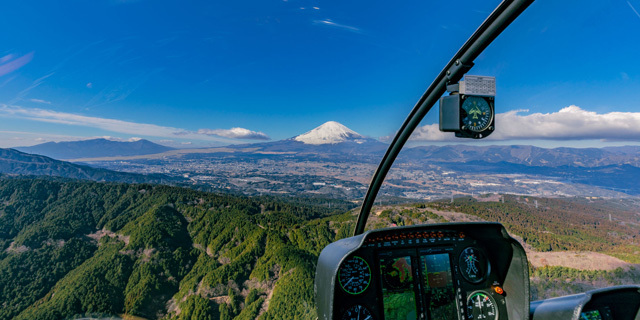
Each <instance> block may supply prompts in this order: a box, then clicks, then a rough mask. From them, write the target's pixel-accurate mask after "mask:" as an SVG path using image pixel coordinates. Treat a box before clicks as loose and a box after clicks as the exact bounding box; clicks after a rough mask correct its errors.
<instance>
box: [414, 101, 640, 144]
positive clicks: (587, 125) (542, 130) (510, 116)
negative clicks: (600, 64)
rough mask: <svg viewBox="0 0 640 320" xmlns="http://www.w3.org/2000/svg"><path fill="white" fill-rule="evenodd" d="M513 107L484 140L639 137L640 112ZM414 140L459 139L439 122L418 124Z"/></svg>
mask: <svg viewBox="0 0 640 320" xmlns="http://www.w3.org/2000/svg"><path fill="white" fill-rule="evenodd" d="M528 112H529V110H513V111H509V112H505V113H499V114H497V115H496V131H494V132H493V133H492V134H491V135H490V136H489V137H487V140H594V139H595V140H608V141H638V140H640V113H638V112H610V113H603V114H602V113H596V112H593V111H587V110H583V109H581V108H580V107H578V106H573V105H572V106H569V107H566V108H563V109H561V110H560V111H558V112H553V113H532V114H524V113H528ZM411 140H413V141H459V139H456V138H455V137H454V135H453V133H450V132H440V130H439V129H438V124H437V123H436V124H430V125H425V126H422V127H418V128H417V129H416V131H415V132H414V133H413V135H412V136H411Z"/></svg>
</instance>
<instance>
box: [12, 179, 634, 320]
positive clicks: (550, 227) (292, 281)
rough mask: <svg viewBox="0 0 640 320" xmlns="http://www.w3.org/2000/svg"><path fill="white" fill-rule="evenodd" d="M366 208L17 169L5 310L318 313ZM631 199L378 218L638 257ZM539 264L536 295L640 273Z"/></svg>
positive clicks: (241, 315)
mask: <svg viewBox="0 0 640 320" xmlns="http://www.w3.org/2000/svg"><path fill="white" fill-rule="evenodd" d="M353 206H354V205H353V204H352V203H349V202H341V201H335V200H320V199H309V198H306V199H293V198H288V199H287V198H278V199H276V198H271V197H254V198H247V197H237V196H231V195H224V194H213V193H206V192H199V191H194V190H191V189H184V188H177V187H168V186H161V185H149V184H134V185H127V184H115V183H95V182H80V181H68V180H67V181H56V180H54V179H27V178H7V177H4V178H2V179H0V306H1V308H0V319H14V318H15V319H64V318H69V317H74V316H77V315H84V314H93V315H109V316H111V315H120V316H123V315H134V316H138V317H142V318H147V319H157V318H163V319H239V320H242V319H256V318H258V319H315V317H316V314H315V305H314V298H313V281H314V274H315V263H316V261H317V257H318V254H319V253H320V251H321V250H322V248H324V246H326V245H327V244H329V243H330V242H332V241H335V240H337V239H339V238H344V237H347V236H349V235H350V233H351V231H352V230H353V226H354V221H355V215H354V214H353V212H351V211H349V210H350V209H352V208H353ZM619 206H620V208H614V209H612V207H611V204H610V203H602V202H598V201H591V200H589V202H585V200H584V199H583V200H580V199H543V198H526V197H519V196H504V197H502V198H501V200H499V199H494V200H492V201H479V200H478V199H474V198H460V199H456V200H455V201H454V202H453V203H451V202H450V201H438V202H430V203H420V204H415V205H398V206H392V207H387V208H386V209H384V210H379V209H377V208H376V210H378V211H377V212H376V213H374V214H372V217H371V219H370V221H369V224H368V226H369V227H370V228H379V227H387V226H392V225H410V224H419V223H436V222H447V221H463V220H464V219H481V220H488V221H500V222H502V223H504V224H505V226H506V227H507V229H508V230H509V232H510V233H512V234H514V235H516V236H519V237H521V238H522V239H523V241H524V243H525V245H527V246H530V247H532V248H534V249H536V250H538V251H548V250H551V251H558V250H567V249H571V250H587V251H598V252H604V253H609V254H612V255H617V256H618V257H620V258H622V259H624V260H626V261H630V262H636V263H637V256H638V253H637V247H638V246H637V243H638V233H639V232H638V228H639V224H638V223H637V222H638V221H637V220H638V217H637V213H636V212H635V211H633V210H629V208H628V204H625V203H622V202H621V203H620V204H619ZM611 212H613V213H614V216H613V217H611V218H610V217H609V216H608V215H609V213H611ZM445 213H447V214H445ZM462 218H464V219H462ZM531 276H532V295H533V298H534V299H536V298H543V297H549V296H553V295H559V294H567V293H574V292H580V291H584V290H587V289H591V288H594V287H598V286H607V285H614V284H622V283H629V282H633V283H638V282H640V272H639V271H638V270H637V269H633V268H628V269H619V270H612V271H578V270H575V269H567V268H557V267H542V268H534V267H533V266H531Z"/></svg>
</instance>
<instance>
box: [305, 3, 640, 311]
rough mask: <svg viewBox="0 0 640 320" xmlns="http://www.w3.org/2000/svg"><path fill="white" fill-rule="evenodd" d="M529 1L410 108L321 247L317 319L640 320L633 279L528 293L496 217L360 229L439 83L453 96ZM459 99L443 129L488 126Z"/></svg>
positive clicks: (476, 42) (476, 37)
mask: <svg viewBox="0 0 640 320" xmlns="http://www.w3.org/2000/svg"><path fill="white" fill-rule="evenodd" d="M532 2H533V0H505V1H503V2H502V3H501V4H500V5H499V6H498V7H497V8H496V9H495V10H494V11H493V12H492V13H491V15H490V16H489V17H488V18H487V19H486V20H485V21H484V23H483V24H482V25H481V26H480V27H479V28H478V29H477V30H476V32H475V33H474V34H473V35H472V36H471V38H469V40H467V42H466V43H465V44H464V45H463V46H462V48H461V49H460V50H459V51H458V52H457V53H456V55H454V57H453V58H452V59H451V60H450V62H449V63H448V64H447V66H446V67H445V68H444V69H443V70H442V72H440V74H439V75H438V77H436V79H435V80H434V81H433V83H432V84H431V85H430V87H429V88H428V89H427V91H426V92H425V93H424V95H423V96H422V97H421V99H420V100H419V101H418V103H417V104H416V106H415V107H414V109H413V110H412V111H411V113H410V114H409V116H408V117H407V119H406V120H405V122H404V123H403V125H402V127H401V128H400V130H399V131H398V133H397V135H396V136H395V138H394V139H393V142H392V143H391V145H390V146H389V149H388V150H387V152H386V154H385V156H384V158H383V160H382V162H381V163H380V166H379V167H378V169H377V171H376V173H375V175H374V177H373V179H372V183H371V185H370V187H369V190H368V192H367V194H366V196H365V199H364V201H363V204H362V208H361V211H360V216H359V217H358V222H357V225H356V228H355V231H354V236H353V237H350V238H346V239H342V240H339V241H336V242H334V243H332V244H329V245H328V246H327V247H325V248H324V250H323V251H322V253H321V254H320V257H319V259H318V264H317V267H316V278H315V286H314V289H315V294H316V305H317V311H318V312H317V313H318V317H319V319H322V320H325V319H342V320H352V319H353V320H356V319H357V320H383V319H386V320H389V319H429V320H431V319H459V320H462V319H468V320H473V319H485V320H496V319H575V320H578V319H580V320H582V319H588V320H609V319H616V320H617V319H629V320H633V319H635V320H638V319H640V285H632V286H618V287H611V288H606V289H598V290H593V291H588V292H585V293H581V294H577V295H571V296H564V297H559V298H552V299H547V300H541V301H535V302H531V301H530V293H529V291H530V290H529V263H528V260H527V256H526V253H525V251H524V249H523V247H522V245H521V244H520V243H519V242H518V241H516V240H515V239H514V238H512V237H511V236H510V235H509V234H508V232H507V230H506V229H505V228H504V227H503V226H502V225H501V224H499V223H494V222H473V223H470V222H467V223H444V224H433V225H418V226H406V227H394V228H386V229H378V230H369V231H367V232H364V229H365V224H366V221H367V216H368V215H369V212H370V211H371V209H372V207H373V203H374V199H375V196H376V194H377V193H378V191H379V190H380V186H381V184H382V182H383V181H384V178H385V176H386V174H387V172H388V171H389V169H390V167H391V165H392V163H393V162H394V160H395V158H396V156H397V155H398V153H399V152H400V150H401V149H402V147H403V146H404V144H405V143H406V142H407V140H408V139H409V137H410V135H411V133H412V132H413V131H414V129H415V128H416V127H417V125H418V123H419V122H420V121H421V120H422V118H423V117H424V116H425V115H426V113H427V112H428V111H429V110H430V109H431V107H432V106H433V105H434V104H435V103H436V102H437V101H438V100H439V99H440V98H441V96H442V95H443V94H444V93H445V90H446V91H449V92H452V94H451V95H454V94H455V95H460V92H459V91H460V89H459V86H458V82H459V81H460V80H461V79H462V77H463V76H464V75H465V73H466V72H467V71H469V70H470V69H471V67H472V66H473V61H474V59H475V58H476V57H478V55H479V54H480V53H481V52H482V51H483V50H484V49H485V48H486V47H487V46H488V45H489V44H490V43H491V41H493V40H494V39H495V38H496V37H497V36H498V35H499V34H500V32H502V31H503V30H504V29H505V28H506V27H507V26H508V25H509V24H510V23H511V22H512V21H513V20H515V19H516V17H517V16H518V15H520V14H521V13H522V12H523V11H524V10H525V9H526V8H527V7H528V6H529V5H530V4H531V3H532ZM451 95H450V96H451ZM456 99H457V100H455V101H456V102H455V103H454V107H453V108H452V107H451V104H449V105H448V106H446V107H445V109H447V108H448V109H447V110H453V111H455V112H454V113H453V115H451V114H450V113H447V112H448V111H446V110H445V111H444V114H443V110H444V109H443V102H442V100H441V104H440V108H441V109H440V112H441V114H440V119H441V123H440V126H441V130H442V128H443V123H442V119H449V120H451V119H454V120H453V124H454V125H453V128H451V126H449V125H445V127H447V128H448V129H449V130H448V131H455V132H456V136H459V137H464V138H475V139H479V138H483V137H486V136H487V135H488V134H490V133H491V131H493V129H494V128H493V119H489V120H488V121H485V122H484V125H483V126H479V127H478V128H473V127H471V128H470V126H465V122H464V121H463V119H464V117H465V116H466V115H467V114H469V113H470V112H469V109H465V108H464V107H463V106H462V104H463V102H462V100H465V97H460V98H459V99H458V97H456ZM449 102H450V101H449ZM449 102H445V104H446V103H449ZM458 106H459V107H460V108H459V109H458ZM490 107H491V112H493V109H492V108H493V105H492V104H491V106H490ZM485 108H488V107H485ZM487 111H488V110H487ZM457 119H460V122H458V120H457ZM448 123H449V124H451V123H452V122H451V121H449V122H448ZM443 131H444V130H443Z"/></svg>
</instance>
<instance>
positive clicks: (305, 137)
mask: <svg viewBox="0 0 640 320" xmlns="http://www.w3.org/2000/svg"><path fill="white" fill-rule="evenodd" d="M358 139H364V137H363V136H362V135H360V134H359V133H357V132H355V131H353V130H351V129H349V128H347V127H346V126H344V125H343V124H341V123H339V122H336V121H328V122H325V123H324V124H322V125H321V126H319V127H317V128H315V129H313V130H311V131H309V132H307V133H304V134H301V135H299V136H297V137H294V138H293V140H296V141H300V142H303V143H305V144H335V143H340V142H345V141H356V142H358V141H357V140H358Z"/></svg>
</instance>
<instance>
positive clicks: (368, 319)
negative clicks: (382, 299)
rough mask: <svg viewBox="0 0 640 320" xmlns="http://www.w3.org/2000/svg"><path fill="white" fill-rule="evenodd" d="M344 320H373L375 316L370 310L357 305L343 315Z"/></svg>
mask: <svg viewBox="0 0 640 320" xmlns="http://www.w3.org/2000/svg"><path fill="white" fill-rule="evenodd" d="M342 320H373V316H372V315H371V311H369V309H367V308H366V307H364V306H361V305H359V304H356V305H355V306H352V307H351V308H349V309H347V311H345V312H344V314H342Z"/></svg>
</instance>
